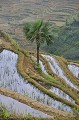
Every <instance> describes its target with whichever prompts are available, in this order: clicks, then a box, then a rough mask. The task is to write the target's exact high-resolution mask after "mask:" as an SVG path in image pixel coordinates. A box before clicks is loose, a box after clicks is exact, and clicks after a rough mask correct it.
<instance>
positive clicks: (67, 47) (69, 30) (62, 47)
mask: <svg viewBox="0 0 79 120" xmlns="http://www.w3.org/2000/svg"><path fill="white" fill-rule="evenodd" d="M55 29H56V30H55ZM55 29H54V30H53V32H57V33H58V37H56V38H55V40H54V43H53V44H52V45H51V46H45V47H44V49H45V51H48V52H50V53H54V54H56V55H60V56H63V57H65V58H68V59H75V60H79V21H78V22H77V21H73V22H71V23H70V24H68V25H66V26H63V27H61V28H55Z"/></svg>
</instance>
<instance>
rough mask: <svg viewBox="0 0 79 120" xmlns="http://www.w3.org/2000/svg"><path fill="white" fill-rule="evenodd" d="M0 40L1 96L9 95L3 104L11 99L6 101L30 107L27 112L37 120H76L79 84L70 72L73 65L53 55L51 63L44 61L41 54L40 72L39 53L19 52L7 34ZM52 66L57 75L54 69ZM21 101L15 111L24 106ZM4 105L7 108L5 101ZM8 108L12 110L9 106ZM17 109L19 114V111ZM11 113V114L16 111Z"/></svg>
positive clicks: (2, 35)
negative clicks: (37, 119) (68, 80)
mask: <svg viewBox="0 0 79 120" xmlns="http://www.w3.org/2000/svg"><path fill="white" fill-rule="evenodd" d="M0 36H1V37H0V50H1V53H0V71H1V72H0V73H1V74H0V94H2V95H5V96H1V95H0V101H1V100H2V99H3V97H7V96H8V97H10V98H6V99H7V101H8V100H9V101H10V102H11V100H13V99H15V100H18V101H19V102H21V103H23V104H24V105H25V104H26V105H27V106H28V107H27V112H28V111H29V113H30V114H31V115H32V117H33V116H34V117H35V118H34V119H36V117H38V116H41V117H44V116H45V118H49V117H51V118H50V119H54V118H56V119H57V120H61V119H63V120H66V119H67V118H70V119H72V117H75V115H73V107H74V108H75V109H79V100H78V99H79V80H78V78H76V77H75V76H74V75H73V73H71V72H70V71H69V69H68V65H69V64H70V63H69V62H67V61H66V60H64V59H62V58H60V57H57V56H52V55H49V57H50V58H51V60H50V59H49V60H48V59H46V57H44V56H47V55H45V54H43V55H41V54H40V67H41V68H40V67H38V66H37V64H36V54H35V53H31V52H26V51H25V50H23V49H21V48H19V46H18V45H17V43H16V42H15V41H13V40H12V39H11V38H10V37H9V36H8V35H7V34H5V33H1V34H0ZM53 58H54V61H53ZM57 61H58V62H57ZM54 62H56V63H54ZM50 63H51V65H52V67H54V71H55V72H54V71H53V69H51V66H50ZM16 65H17V67H16ZM64 67H65V68H64ZM59 69H60V70H61V69H62V73H63V74H64V75H65V76H66V77H67V78H68V79H70V82H71V83H72V84H73V86H75V85H76V86H77V88H78V89H76V88H75V87H73V86H71V85H70V84H68V83H67V81H65V79H64V78H63V77H62V76H63V74H61V75H60V72H59V71H60V70H59ZM68 73H69V74H68ZM71 76H72V77H71ZM29 97H30V98H29ZM11 98H13V99H11ZM13 101H14V100H13ZM18 101H17V103H16V101H14V104H13V103H12V107H13V105H15V104H16V106H18V104H19V105H22V104H20V103H18ZM1 102H3V104H4V106H5V105H6V102H5V101H1ZM24 105H23V106H24ZM5 107H6V109H8V107H9V105H8V106H5ZM29 107H32V108H29ZM17 109H18V110H19V108H18V107H17ZM25 109H26V108H25ZM8 110H9V111H10V112H11V110H12V109H8ZM14 111H15V108H14ZM16 111H17V110H16ZM31 111H33V113H32V112H31ZM27 112H26V114H27ZM19 113H20V111H19ZM10 114H11V113H10ZM16 115H17V114H16ZM16 115H15V116H16ZM9 118H10V116H9ZM74 120H76V119H75V118H74Z"/></svg>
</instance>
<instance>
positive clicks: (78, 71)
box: [68, 64, 79, 79]
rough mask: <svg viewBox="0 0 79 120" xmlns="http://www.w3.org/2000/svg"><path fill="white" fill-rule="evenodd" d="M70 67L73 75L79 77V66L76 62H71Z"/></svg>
mask: <svg viewBox="0 0 79 120" xmlns="http://www.w3.org/2000/svg"><path fill="white" fill-rule="evenodd" d="M68 68H69V70H70V71H71V72H72V73H73V75H74V76H75V77H76V78H78V79H79V67H78V66H76V65H74V64H69V65H68Z"/></svg>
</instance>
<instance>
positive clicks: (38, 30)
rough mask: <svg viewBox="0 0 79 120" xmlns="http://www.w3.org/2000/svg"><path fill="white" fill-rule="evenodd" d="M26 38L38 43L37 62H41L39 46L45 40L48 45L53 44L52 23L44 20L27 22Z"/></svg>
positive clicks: (25, 28) (25, 27)
mask: <svg viewBox="0 0 79 120" xmlns="http://www.w3.org/2000/svg"><path fill="white" fill-rule="evenodd" d="M23 30H24V33H25V36H26V39H28V40H30V41H31V42H34V41H35V42H36V45H37V64H39V48H40V45H41V44H42V43H44V42H46V43H47V45H49V44H51V42H52V39H53V36H52V34H51V28H50V24H49V23H47V22H43V20H37V21H35V22H29V23H26V24H25V26H24V28H23Z"/></svg>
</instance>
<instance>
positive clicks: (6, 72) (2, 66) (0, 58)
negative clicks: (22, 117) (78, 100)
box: [0, 50, 72, 112]
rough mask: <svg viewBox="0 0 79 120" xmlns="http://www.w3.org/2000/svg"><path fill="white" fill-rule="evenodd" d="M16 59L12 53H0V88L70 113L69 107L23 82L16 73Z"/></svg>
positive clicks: (5, 51) (6, 51)
mask: <svg viewBox="0 0 79 120" xmlns="http://www.w3.org/2000/svg"><path fill="white" fill-rule="evenodd" d="M17 59H18V55H17V54H15V53H14V52H11V51H8V50H3V51H2V52H1V53H0V86H3V87H5V88H8V89H10V90H13V91H17V92H19V93H21V94H24V95H28V96H29V97H31V98H32V99H35V100H38V101H40V102H42V103H43V104H46V105H49V106H51V107H54V108H57V109H60V110H64V111H68V112H72V109H71V107H69V106H67V105H65V104H63V103H61V102H59V101H57V100H54V99H53V98H51V97H49V96H48V95H46V94H44V93H43V92H41V91H40V90H39V89H38V88H36V87H34V86H33V85H32V84H30V83H28V81H25V80H24V78H22V76H21V75H20V74H19V73H18V72H17V68H16V64H17Z"/></svg>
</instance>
